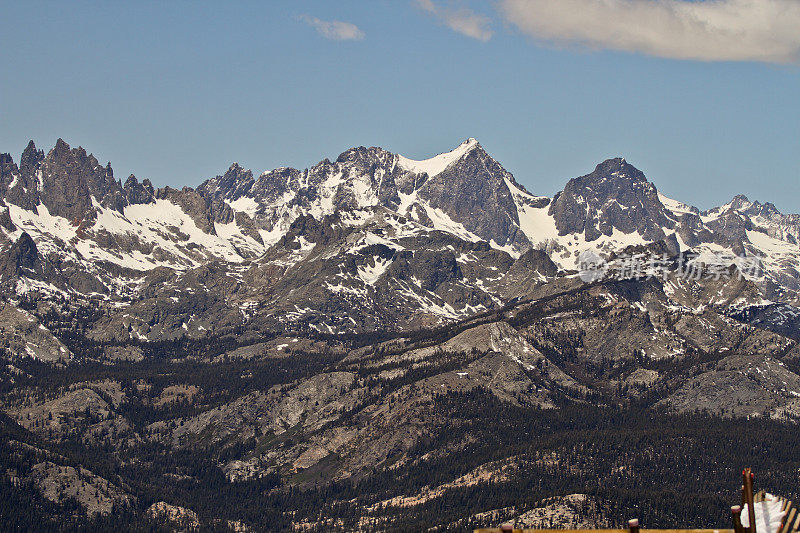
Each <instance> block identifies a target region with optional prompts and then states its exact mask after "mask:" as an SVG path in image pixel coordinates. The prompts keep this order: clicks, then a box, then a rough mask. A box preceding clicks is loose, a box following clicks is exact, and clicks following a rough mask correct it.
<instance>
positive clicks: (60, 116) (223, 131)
mask: <svg viewBox="0 0 800 533" xmlns="http://www.w3.org/2000/svg"><path fill="white" fill-rule="evenodd" d="M544 1H545V2H547V1H551V0H544ZM562 1H563V2H567V4H563V3H562V4H559V5H562V6H564V5H568V4H569V3H570V2H571V3H572V4H574V5H572V6H571V7H572V8H574V10H573V11H565V12H562V13H553V12H548V5H547V4H542V0H537V1H534V2H530V3H523V4H520V2H519V0H498V1H492V2H477V1H476V2H466V1H465V2H452V1H451V2H448V1H447V0H438V1H437V0H413V1H411V0H409V1H406V0H395V1H380V0H364V1H359V2H356V1H344V0H337V1H336V2H328V1H318V2H315V1H286V2H282V1H271V2H225V3H222V2H219V3H215V2H180V1H171V2H136V3H122V2H64V3H56V2H6V1H0V8H1V9H2V12H3V13H4V17H3V18H4V19H5V21H6V23H5V24H4V28H3V31H2V32H0V151H3V152H11V153H12V155H13V156H14V159H15V160H17V161H18V159H19V154H20V152H21V151H22V149H23V148H24V146H25V144H26V143H27V141H28V140H29V139H34V140H35V141H36V143H37V145H39V147H42V148H44V149H45V150H48V149H49V148H51V147H52V146H53V144H54V143H55V140H56V139H57V138H58V137H63V138H64V139H65V140H66V141H67V142H68V143H70V144H71V145H73V146H77V145H82V146H84V147H85V148H86V149H87V150H89V151H91V152H93V153H94V154H95V155H96V156H97V157H98V158H99V159H100V160H101V161H102V162H105V161H108V160H110V161H111V163H112V166H113V167H114V169H115V172H116V176H117V177H119V178H123V179H124V178H125V177H126V176H127V175H128V174H129V173H134V174H136V176H137V177H139V178H150V179H152V180H153V182H154V183H155V184H156V185H159V186H160V185H172V186H182V185H190V186H195V185H197V184H199V183H200V182H201V181H202V180H203V179H206V178H209V177H212V176H214V175H216V174H220V173H222V172H224V171H225V170H226V169H227V167H228V166H229V165H230V164H231V162H233V161H238V162H239V163H240V164H242V166H244V167H246V168H252V169H253V170H254V172H260V171H263V170H267V169H271V168H274V167H278V166H294V167H299V168H305V167H307V166H309V165H312V164H315V163H316V162H318V161H319V160H321V159H323V158H325V157H327V158H330V159H333V158H335V157H336V156H337V155H338V154H339V153H341V152H342V151H344V150H345V149H347V148H349V147H351V146H358V145H367V146H382V147H383V148H386V149H388V150H391V151H393V152H399V153H402V154H404V155H406V156H408V157H413V158H418V159H419V158H424V157H429V156H432V155H434V154H436V153H438V152H442V151H447V150H449V149H451V148H453V147H455V146H456V145H458V144H459V143H460V142H461V141H462V140H464V139H466V138H467V137H476V138H477V139H478V140H479V141H480V142H481V143H482V144H483V146H484V147H485V148H486V149H487V150H488V151H489V153H491V154H492V155H493V156H494V157H495V158H496V159H498V160H499V161H500V162H501V163H502V164H503V165H504V166H505V167H506V168H507V169H508V170H510V171H511V172H513V173H514V175H515V176H516V178H517V180H518V181H520V182H521V183H522V184H523V185H525V186H526V187H527V188H528V189H529V190H530V191H531V192H533V193H535V194H547V195H551V194H553V193H555V192H556V191H558V190H560V189H561V188H562V187H563V186H564V184H565V183H566V181H567V180H568V179H569V178H570V177H574V176H577V175H581V174H585V173H588V172H590V171H591V170H592V169H593V168H594V166H595V165H596V164H597V163H598V162H600V161H602V160H603V159H606V158H608V157H614V156H618V155H619V156H624V157H626V158H627V159H628V161H630V162H631V163H633V164H634V165H636V166H637V167H639V168H640V169H642V170H643V171H644V172H645V174H646V175H647V176H648V178H650V179H651V181H653V182H655V183H656V185H657V186H658V187H659V189H660V190H661V191H662V192H664V193H665V194H667V195H669V196H672V197H674V198H677V199H680V200H683V201H686V202H689V203H693V204H695V205H697V206H699V207H701V208H708V207H711V206H714V205H718V204H721V203H724V202H726V201H728V200H729V199H730V198H731V197H732V196H733V195H735V194H737V193H744V194H747V195H748V196H749V197H751V199H759V200H762V201H772V202H774V203H775V204H776V205H777V206H778V207H779V208H780V209H781V210H783V211H784V212H800V67H798V63H797V58H798V57H800V56H798V54H797V51H798V50H800V45H798V43H797V41H796V40H793V39H795V38H794V37H793V35H794V34H795V33H797V31H794V32H791V31H788V30H787V31H785V32H783V33H781V31H779V30H780V28H777V27H776V28H774V30H775V31H773V28H767V30H769V31H766V32H765V31H762V32H761V33H759V31H758V28H755V29H752V31H750V30H751V29H750V28H745V30H746V31H744V33H742V34H741V36H742V37H741V38H737V39H736V40H735V41H726V40H724V39H722V38H717V36H713V35H712V36H709V35H703V34H698V33H697V31H695V30H694V29H693V27H692V26H691V25H687V24H684V23H685V20H686V17H685V16H684V15H682V14H680V13H679V14H677V15H675V24H676V25H677V26H670V27H664V28H659V27H650V26H647V25H646V24H644V25H643V26H640V25H639V23H638V21H637V19H636V17H641V19H642V20H644V21H647V20H648V19H656V18H658V19H659V20H663V19H664V17H653V16H651V15H652V14H649V13H647V12H641V13H635V14H631V16H632V17H633V18H631V19H628V18H627V15H628V13H627V12H626V13H619V12H608V13H595V14H592V17H591V19H592V20H593V21H599V22H600V23H601V24H599V25H598V26H597V27H595V28H591V27H588V23H587V22H586V20H585V19H581V18H577V19H576V18H575V17H572V13H575V12H578V11H580V10H581V8H582V7H585V6H581V3H584V4H587V3H588V4H587V5H588V7H589V8H591V7H593V6H591V5H590V4H591V2H596V0H562ZM614 1H616V2H618V1H619V0H614ZM751 1H752V0H722V1H721V2H717V4H724V5H727V7H728V8H730V9H733V10H736V9H739V7H737V6H738V5H739V4H741V5H744V4H747V3H748V2H751ZM758 1H759V2H767V3H768V4H771V3H774V4H775V5H776V6H777V8H780V7H781V6H782V5H784V4H785V3H786V2H796V1H797V0H758ZM636 2H639V3H642V2H643V0H634V4H635V3H636ZM660 3H662V4H663V3H664V2H663V1H662V0H657V1H656V2H649V3H642V6H640V7H643V8H645V7H647V6H648V5H656V4H660ZM612 4H613V2H612ZM696 4H698V5H699V4H702V2H698V3H696ZM728 4H730V5H728ZM798 4H800V2H799V3H798ZM537 5H538V7H537ZM552 5H553V4H551V6H552ZM763 5H767V4H759V6H763ZM777 8H776V9H777ZM535 9H539V11H534V10H535ZM584 11H585V10H584ZM776 12H777V11H776ZM728 15H729V13H720V12H714V13H711V15H709V16H713V17H717V18H716V19H715V20H723V21H727V20H729V19H730V18H731V17H730V16H728ZM687 16H688V15H687ZM690 16H691V17H694V16H695V15H694V14H690ZM700 16H705V15H703V14H701V15H700ZM792 16H793V14H791V13H790V14H789V15H785V14H784V15H781V16H780V17H776V18H775V21H776V22H775V23H774V24H776V25H777V24H779V23H780V24H789V26H787V27H788V28H789V30H791V29H792V28H794V29H795V30H796V29H797V27H798V26H796V25H794V26H792V25H791V24H793V23H794V22H795V20H794V19H792V18H791V17H792ZM603 17H607V18H606V19H604V18H603ZM681 17H683V18H681ZM751 18H752V17H751ZM332 21H338V22H341V23H345V24H344V25H338V26H331V25H330V24H327V23H330V22H332ZM543 21H545V22H547V25H543ZM787 21H788V22H787ZM623 23H624V24H623ZM640 27H644V28H645V29H647V30H648V32H647V33H646V34H642V33H641V32H640V33H639V34H631V35H628V33H627V32H628V31H629V28H637V31H638V28H640ZM675 27H679V28H683V29H685V31H686V32H685V33H684V34H681V38H680V39H679V40H680V42H679V43H677V45H676V43H675V40H674V39H672V37H671V36H672V35H673V34H674V32H675V31H676V30H675ZM687 28H688V29H687ZM681 31H683V30H681ZM693 32H694V33H693ZM722 33H724V32H722ZM773 34H777V35H778V38H773ZM784 34H785V35H786V37H785V38H784V39H783V40H782V41H781V40H780V39H779V38H780V37H781V35H784ZM737 35H738V34H737ZM765 35H767V36H766V37H765ZM336 37H341V38H340V39H337V38H336ZM742 59H744V60H742Z"/></svg>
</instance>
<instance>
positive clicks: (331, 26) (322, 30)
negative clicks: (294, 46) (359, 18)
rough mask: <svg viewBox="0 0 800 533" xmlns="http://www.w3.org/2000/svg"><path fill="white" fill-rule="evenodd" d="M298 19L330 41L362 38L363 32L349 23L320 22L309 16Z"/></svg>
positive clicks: (301, 16) (337, 21) (358, 39)
mask: <svg viewBox="0 0 800 533" xmlns="http://www.w3.org/2000/svg"><path fill="white" fill-rule="evenodd" d="M298 18H299V19H300V20H302V21H303V22H305V23H306V24H308V25H309V26H311V27H312V28H314V29H315V30H317V33H319V34H320V35H322V36H323V37H325V38H326V39H331V40H332V41H360V40H361V39H363V38H364V32H363V31H361V29H359V27H358V26H356V25H355V24H353V23H351V22H342V21H339V20H321V19H318V18H317V17H311V16H309V15H300V16H299V17H298Z"/></svg>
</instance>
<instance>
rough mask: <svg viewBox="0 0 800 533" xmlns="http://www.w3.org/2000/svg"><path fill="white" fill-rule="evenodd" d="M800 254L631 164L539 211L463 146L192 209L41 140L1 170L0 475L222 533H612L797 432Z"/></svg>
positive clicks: (782, 465) (388, 159)
mask: <svg viewBox="0 0 800 533" xmlns="http://www.w3.org/2000/svg"><path fill="white" fill-rule="evenodd" d="M798 239H800V215H796V214H782V213H780V212H779V211H778V210H777V209H776V208H775V206H774V205H773V204H770V203H764V204H762V203H759V202H751V201H750V200H748V199H747V198H745V197H744V196H736V197H735V198H733V199H732V200H731V201H730V202H729V203H727V204H725V205H723V206H720V207H717V208H714V209H710V210H707V211H701V210H699V209H697V208H695V207H692V206H691V205H689V204H686V203H682V202H680V201H677V200H673V199H670V198H668V197H666V196H664V195H663V194H661V193H660V192H659V191H658V189H657V187H656V186H655V185H654V184H653V183H651V182H649V181H648V180H647V178H646V176H645V175H644V173H643V172H642V171H640V170H638V169H637V168H635V167H634V166H632V165H631V164H630V163H628V162H627V161H626V160H625V159H623V158H614V159H608V160H606V161H603V162H601V163H600V164H598V165H597V167H596V168H595V169H594V170H593V171H591V172H589V173H588V174H586V175H584V176H580V177H576V178H573V179H570V180H569V181H568V182H567V183H566V185H565V187H564V189H563V190H562V191H560V192H558V193H557V194H555V195H554V196H553V197H549V196H539V195H536V194H534V193H532V192H529V191H528V190H527V189H526V188H525V187H524V186H522V185H521V184H520V183H519V182H518V181H517V180H516V179H515V178H514V176H513V175H512V174H511V173H509V172H508V171H506V170H505V169H504V168H503V167H502V165H501V164H500V163H499V162H497V161H496V160H494V159H493V158H492V157H491V156H490V155H489V154H488V153H487V152H486V151H485V150H484V149H483V147H482V146H481V145H480V143H479V142H478V141H477V140H475V139H472V138H470V139H467V140H466V141H464V142H463V143H461V144H460V145H459V146H457V147H456V148H455V149H453V150H452V151H449V152H446V153H442V154H439V155H437V156H435V157H432V158H430V159H426V160H422V161H416V160H412V159H409V158H406V157H404V156H402V155H399V154H394V153H391V152H388V151H386V150H383V149H381V148H375V147H372V148H364V147H358V148H351V149H349V150H347V151H345V152H343V153H342V154H341V155H339V156H338V157H337V158H336V159H335V160H334V161H330V160H328V159H324V160H322V161H321V162H319V163H318V164H316V165H314V166H313V167H311V168H308V169H305V170H298V169H293V168H278V169H275V170H272V171H269V172H264V173H262V174H260V175H258V176H256V175H254V174H253V173H252V172H251V171H249V170H245V169H243V168H241V167H240V166H239V165H238V164H236V163H234V164H233V165H231V166H230V168H228V170H227V171H226V172H225V173H224V174H222V175H220V176H216V177H214V178H211V179H208V180H206V181H204V182H203V183H202V184H201V185H199V186H198V187H197V188H189V187H184V188H182V189H174V188H171V187H164V188H158V189H156V188H154V187H153V185H152V183H150V181H148V180H146V179H145V180H142V181H141V182H140V181H139V180H138V179H137V178H136V177H134V176H129V177H128V178H127V179H126V180H125V181H124V182H122V180H119V179H117V178H115V176H114V172H113V169H112V167H111V165H110V164H106V165H102V164H100V162H99V161H98V160H97V158H96V157H94V156H93V155H91V154H88V153H87V152H86V150H84V149H83V148H76V149H73V148H71V147H70V146H69V145H67V143H65V142H64V141H62V140H59V141H58V142H57V143H56V145H55V147H54V148H53V149H51V150H49V151H48V152H47V153H46V154H45V153H44V151H42V150H39V149H37V148H36V146H35V145H34V143H33V142H31V143H29V145H28V146H27V148H26V149H25V151H24V152H23V154H22V157H21V158H20V160H19V164H17V163H16V162H15V161H14V159H13V158H12V157H11V156H10V155H9V154H2V155H0V288H1V289H2V291H1V292H0V295H1V296H0V348H2V351H0V356H2V358H3V363H4V367H3V370H2V372H1V373H0V408H2V410H3V412H4V413H5V415H4V416H6V415H7V416H6V418H3V419H0V422H2V424H0V429H2V430H3V432H4V434H7V435H9V439H8V441H7V443H6V444H3V445H2V446H0V454H2V455H0V458H2V459H3V461H4V462H5V471H6V477H5V478H4V479H6V481H4V483H6V482H7V483H10V484H11V485H9V486H13V487H17V489H14V490H18V489H19V487H20V486H23V487H28V489H26V490H29V492H26V493H24V494H25V496H24V497H25V498H39V499H38V500H36V501H40V500H41V502H40V504H37V505H39V507H38V509H39V511H41V513H42V516H50V517H52V516H56V515H57V514H58V512H57V511H58V509H61V508H58V509H56V510H55V511H54V510H53V509H52V508H51V506H53V505H56V506H59V505H68V504H69V502H73V501H76V502H77V505H78V508H80V509H82V510H83V511H85V514H86V515H87V516H90V517H94V518H93V519H94V520H111V518H109V517H111V516H114V514H115V513H112V512H111V510H112V509H117V510H119V509H123V508H124V509H127V511H126V512H127V513H129V514H126V515H125V517H126V518H125V519H126V520H130V521H134V522H135V521H143V522H142V523H147V524H150V523H151V522H153V523H158V524H162V525H163V524H165V523H172V524H173V525H175V524H179V523H180V524H184V525H185V523H191V524H195V522H196V523H197V524H199V525H198V527H200V526H202V527H207V528H212V529H213V528H218V529H226V528H228V529H231V530H241V528H248V527H249V528H255V529H261V528H264V529H267V530H269V529H273V530H280V529H284V528H286V529H288V528H295V529H302V528H305V529H309V530H314V529H315V528H316V529H319V530H322V529H325V530H330V529H337V528H339V529H344V530H356V529H388V530H391V529H393V528H394V529H397V530H404V529H405V530H408V529H415V528H420V527H422V526H421V524H422V523H423V522H424V523H429V524H430V523H435V525H436V527H439V528H444V529H465V528H469V527H472V526H477V525H486V524H493V523H498V522H499V521H500V520H504V519H512V520H515V521H516V522H517V523H518V524H520V525H526V524H527V525H533V526H543V525H544V524H547V521H546V520H550V521H551V522H550V523H552V521H553V520H557V519H558V517H562V518H563V517H564V516H567V517H568V518H565V519H564V521H563V524H562V525H564V526H565V527H566V526H570V525H571V526H573V527H577V526H579V525H581V524H582V525H583V526H601V525H609V524H614V523H618V522H619V520H620V519H621V518H620V517H623V516H625V513H628V512H629V511H632V510H633V509H639V508H640V506H641V505H644V503H643V502H647V501H650V502H652V501H655V500H657V499H658V498H660V497H667V496H665V494H666V493H662V492H659V491H661V490H665V489H663V487H662V488H658V487H657V486H656V485H647V482H646V481H643V480H642V479H641V477H640V476H639V475H638V474H637V469H641V468H647V469H651V470H652V471H653V472H661V473H662V474H663V475H665V476H669V475H672V474H669V473H668V472H671V470H670V468H671V467H670V465H672V464H674V461H675V460H677V458H678V457H681V456H682V455H681V454H682V451H681V449H682V447H684V448H685V447H688V448H691V449H694V448H696V449H697V451H696V453H697V456H696V465H695V466H696V468H697V469H698V471H701V470H702V471H703V472H706V473H707V474H708V476H709V477H708V479H709V480H710V481H708V482H707V483H709V485H708V488H709V490H711V488H712V484H713V490H717V489H718V488H719V486H720V484H724V481H723V478H724V475H728V474H730V472H728V470H725V471H724V472H723V471H722V470H721V469H720V467H719V465H717V463H716V462H715V457H714V456H713V454H711V453H710V452H709V450H711V449H714V450H715V452H717V453H719V454H720V456H726V457H732V458H735V459H736V460H739V459H742V458H752V456H751V455H748V454H750V453H751V452H752V450H749V449H745V448H742V447H740V446H741V443H740V442H739V441H738V440H737V439H736V438H735V435H734V432H733V430H732V428H731V426H730V425H729V423H728V422H725V423H723V422H722V421H726V420H727V421H729V420H730V419H732V418H735V419H737V422H736V424H743V425H747V424H751V425H750V426H747V427H754V428H755V427H756V426H754V425H752V424H761V425H760V426H758V431H760V433H759V435H760V436H759V437H758V438H762V437H763V439H764V442H765V443H766V442H774V440H775V439H776V438H777V437H776V435H781V436H785V435H791V434H792V433H793V432H794V431H796V423H797V422H798V420H800V346H798V342H799V341H800V327H799V325H800V310H799V309H798V304H800V292H799V291H800V246H798ZM587 258H588V259H591V261H588V260H587ZM589 267H591V269H594V270H591V271H587V269H588V268H589ZM587 274H588V275H587ZM656 415H658V416H657V417H656ZM694 417H700V418H694ZM704 417H705V418H704ZM656 419H658V421H655V420H656ZM628 422H630V424H632V426H631V427H627V426H626V424H627V423H628ZM651 424H657V425H659V424H660V425H659V426H658V427H659V428H660V429H659V431H660V433H659V435H661V437H660V438H663V439H664V442H665V446H666V447H665V448H663V449H660V448H659V449H657V448H655V447H653V446H652V445H651V444H650V443H649V441H647V439H648V438H650V437H643V436H647V435H650V436H651V437H652V433H651V432H650V429H648V428H650V425H651ZM726 424H728V425H726ZM631 428H633V429H631ZM675 428H682V429H678V430H676V429H675ZM709 428H711V429H709ZM712 430H713V431H712ZM709 432H711V433H709ZM502 435H508V437H507V438H506V437H503V436H502ZM532 435H534V436H535V435H539V436H538V437H535V438H533V437H531V436H532ZM597 435H604V437H602V438H600V439H599V440H595V439H597ZM621 435H627V436H628V437H630V436H631V435H633V437H632V438H634V440H636V439H644V440H642V442H643V443H644V444H643V445H642V446H638V445H635V446H634V445H633V444H632V442H633V441H628V440H624V439H623V440H619V439H620V438H621V437H620V436H621ZM768 437H769V438H768ZM626 438H627V437H626ZM654 438H655V437H654ZM770 439H771V440H770ZM789 441H791V438H788V439H787V442H789ZM636 442H639V440H636ZM759 442H761V441H759ZM575 443H579V444H575ZM580 443H582V444H580ZM710 445H711V446H710ZM764 445H765V446H767V444H764ZM774 446H778V445H774ZM787 446H788V445H787ZM703 450H705V451H703ZM779 452H780V453H779ZM781 453H783V448H781V449H780V450H777V451H776V452H775V459H774V461H773V462H765V463H764V464H763V468H764V469H765V470H766V471H768V472H769V474H768V475H769V476H771V477H770V478H769V479H771V480H773V482H774V483H776V485H777V487H776V488H775V490H778V489H781V488H786V487H789V486H790V482H791V479H792V478H791V475H790V474H791V473H792V472H795V471H796V468H795V469H792V468H794V467H791V464H793V463H791V461H792V460H794V459H791V457H792V456H791V453H790V452H788V451H787V452H786V454H788V455H781ZM454 457H458V458H460V461H454V459H453V458H454ZM787 457H788V458H787ZM781 461H783V462H781ZM787 465H788V466H787ZM0 466H2V465H0ZM737 466H738V465H737ZM729 470H730V469H729ZM733 470H736V467H734V468H733ZM787 472H788V473H787ZM0 474H2V472H0ZM8 480H11V481H8ZM14 480H16V481H14ZM534 481H535V483H537V484H536V485H532V483H534ZM609 483H610V484H612V485H614V486H616V487H619V486H629V487H632V488H631V489H630V490H631V492H630V493H625V494H622V493H619V492H617V493H614V494H612V493H610V492H608V486H609ZM675 483H676V485H674V486H673V487H672V488H671V489H670V490H673V491H677V494H679V495H681V497H684V496H686V495H687V494H688V492H687V491H689V490H691V489H690V488H689V486H688V485H680V483H682V481H681V480H677V481H675ZM714 483H716V484H714ZM637 486H638V487H640V488H641V487H645V486H646V487H648V488H647V490H644V489H642V490H638V491H637V489H636V487H637ZM54 487H59V488H54ZM76 487H77V488H76ZM81 487H83V488H81ZM676 487H677V488H676ZM9 490H11V489H9ZM19 490H22V489H19ZM615 490H616V489H615ZM619 490H623V489H619ZM787 490H791V489H787ZM647 491H651V492H647ZM9 494H11V493H9ZM673 494H675V492H673ZM33 495H37V496H33ZM20 497H22V496H20ZM215 498H219V501H222V502H225V505H223V506H221V507H220V506H218V505H215V503H219V501H217V502H215ZM548 498H550V499H548ZM552 498H555V499H552ZM637 498H638V499H637ZM642 498H651V500H646V499H642ZM704 501H705V500H704ZM48 502H49V503H48ZM624 502H627V503H624ZM706 504H707V507H704V508H702V509H701V508H700V507H697V506H696V505H695V507H694V508H692V509H694V510H692V511H691V512H692V513H695V514H693V515H691V516H692V517H694V518H697V519H698V520H700V519H702V520H708V519H709V517H710V516H716V515H714V513H715V512H718V511H719V510H720V509H723V510H724V509H725V508H726V505H728V506H729V505H730V503H729V502H728V503H726V502H725V500H724V498H722V497H721V496H720V497H717V499H714V500H713V501H710V503H709V501H705V503H704V505H706ZM648 505H649V504H648ZM0 507H1V506H0ZM645 507H646V506H645ZM645 507H642V508H645ZM222 508H224V509H222ZM647 508H648V509H651V512H652V513H653V514H652V515H651V516H652V520H651V523H662V524H665V525H671V526H674V525H675V523H674V520H676V519H677V518H676V517H675V516H674V515H670V514H664V513H665V512H666V511H656V510H652V508H650V507H647ZM265 509H269V511H265ZM442 509H445V510H446V512H443V511H442ZM61 510H62V511H63V509H61ZM59 512H60V511H59ZM687 512H689V511H687ZM259 513H260V514H259ZM265 513H266V514H265ZM270 513H271V514H270ZM659 513H661V514H659ZM79 514H80V513H79ZM103 517H105V518H103ZM543 517H544V518H543ZM645 518H646V517H645ZM659 521H660V522H659ZM98 523H99V522H98ZM137 523H138V522H137ZM264 524H269V525H268V526H264ZM95 525H96V524H95ZM683 525H688V524H683ZM175 527H177V526H175ZM182 527H183V526H182ZM192 527H194V526H192ZM237 528H238V529H237Z"/></svg>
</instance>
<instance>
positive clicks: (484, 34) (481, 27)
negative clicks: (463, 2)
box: [417, 0, 493, 42]
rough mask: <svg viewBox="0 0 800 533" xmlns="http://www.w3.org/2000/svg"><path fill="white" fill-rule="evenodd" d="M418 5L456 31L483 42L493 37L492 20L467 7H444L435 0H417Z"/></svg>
mask: <svg viewBox="0 0 800 533" xmlns="http://www.w3.org/2000/svg"><path fill="white" fill-rule="evenodd" d="M417 5H419V7H421V8H422V9H424V10H425V11H427V12H428V13H430V14H431V15H433V16H434V17H436V18H437V19H439V21H440V22H442V23H443V24H444V25H445V26H447V27H448V28H450V29H451V30H453V31H455V32H458V33H460V34H462V35H466V36H467V37H471V38H473V39H477V40H479V41H483V42H486V41H488V40H489V39H491V38H492V33H493V32H492V30H490V29H489V25H490V23H491V20H489V19H488V18H487V17H484V16H481V15H478V14H477V13H475V12H474V11H472V10H471V9H469V8H467V7H449V6H448V7H442V6H438V5H436V4H434V3H433V0H417Z"/></svg>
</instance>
